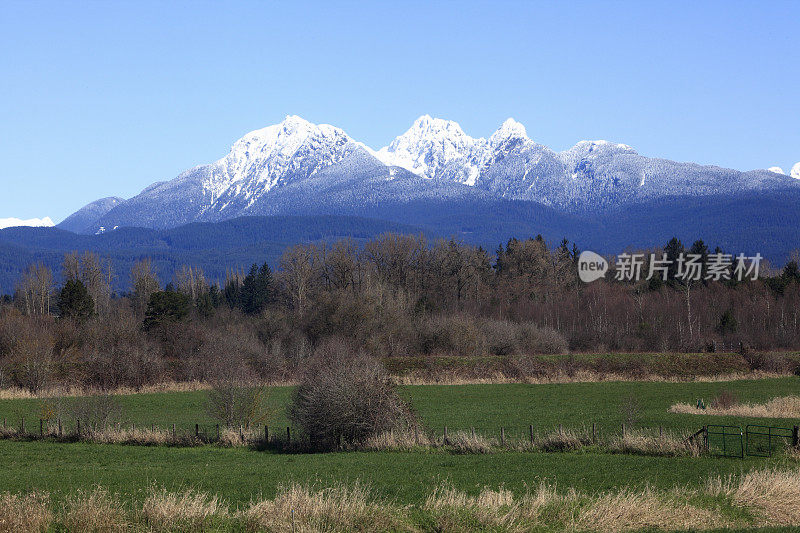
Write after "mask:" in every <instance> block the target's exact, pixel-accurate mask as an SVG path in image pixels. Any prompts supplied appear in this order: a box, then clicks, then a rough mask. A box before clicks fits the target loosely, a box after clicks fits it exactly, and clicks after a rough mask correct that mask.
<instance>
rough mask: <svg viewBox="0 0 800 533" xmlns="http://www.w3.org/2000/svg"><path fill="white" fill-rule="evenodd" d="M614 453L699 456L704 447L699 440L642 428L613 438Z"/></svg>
mask: <svg viewBox="0 0 800 533" xmlns="http://www.w3.org/2000/svg"><path fill="white" fill-rule="evenodd" d="M607 446H608V449H609V451H611V452H613V453H626V454H631V455H652V456H659V457H678V456H691V457H699V456H700V454H701V453H702V451H703V449H702V447H701V446H700V444H699V443H697V442H694V441H692V442H687V441H686V439H685V438H684V437H682V436H681V435H677V434H674V433H669V432H665V433H663V434H662V435H655V434H652V433H648V432H645V431H640V430H631V431H627V432H625V434H624V435H619V436H616V437H614V438H612V439H611V440H610V441H609V442H608V444H607Z"/></svg>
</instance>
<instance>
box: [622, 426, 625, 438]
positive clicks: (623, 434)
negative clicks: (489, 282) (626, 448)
mask: <svg viewBox="0 0 800 533" xmlns="http://www.w3.org/2000/svg"><path fill="white" fill-rule="evenodd" d="M622 437H623V438H625V422H623V423H622Z"/></svg>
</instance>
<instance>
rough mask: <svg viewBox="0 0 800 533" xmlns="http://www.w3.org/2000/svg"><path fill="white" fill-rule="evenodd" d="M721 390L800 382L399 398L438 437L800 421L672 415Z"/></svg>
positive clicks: (182, 425) (24, 413)
mask: <svg viewBox="0 0 800 533" xmlns="http://www.w3.org/2000/svg"><path fill="white" fill-rule="evenodd" d="M291 391H292V389H291V387H271V388H269V389H268V393H267V400H266V402H267V404H268V406H269V411H270V417H269V426H270V428H272V430H273V431H278V430H280V429H281V428H283V430H285V427H286V426H287V425H288V421H287V419H286V412H285V411H286V406H287V405H288V403H289V401H290V398H291ZM722 391H729V392H732V393H733V394H735V395H736V396H737V397H738V399H739V401H741V402H747V403H751V402H757V403H760V402H765V401H767V400H769V399H771V398H774V397H776V396H788V395H800V377H784V378H773V379H760V380H740V381H728V382H710V383H705V382H681V383H668V382H603V383H563V384H536V385H528V384H497V385H412V386H405V387H401V395H402V396H403V397H404V398H406V399H407V400H408V401H409V402H410V403H411V405H412V407H413V409H414V410H415V411H416V413H417V415H418V417H419V419H420V421H421V422H422V424H423V425H424V426H425V427H426V428H427V429H428V430H430V431H435V432H436V433H437V434H440V433H441V432H442V431H443V429H444V427H445V426H447V427H448V429H449V430H453V431H455V430H458V429H464V430H466V429H469V428H471V427H474V428H475V429H476V431H478V432H479V433H482V434H485V435H497V434H499V431H500V427H504V428H506V434H507V435H509V437H512V436H515V435H518V436H520V437H522V436H524V435H525V434H527V431H528V426H529V425H533V426H534V428H535V430H536V431H537V432H541V433H545V432H549V431H552V430H554V429H557V428H558V426H559V424H561V425H563V427H564V428H568V429H580V428H587V427H591V425H592V423H595V424H597V426H598V427H599V428H600V430H601V431H604V432H619V431H621V426H622V424H623V423H624V422H625V421H626V419H628V418H629V416H630V413H629V411H630V409H629V408H628V406H629V405H633V406H634V411H635V417H634V418H636V420H637V424H638V425H639V426H642V427H650V428H658V427H659V426H663V427H664V428H665V429H672V430H680V431H690V430H691V431H693V430H696V429H697V428H699V427H701V426H702V425H704V424H708V423H725V424H736V425H744V424H747V423H759V424H762V423H764V424H769V425H778V426H786V425H787V424H790V425H791V424H795V423H800V421H787V420H785V419H783V420H780V419H777V420H770V419H763V418H762V419H750V420H747V419H738V418H734V417H708V416H701V415H683V414H673V413H669V412H668V409H669V407H670V406H671V405H672V404H674V403H677V402H684V403H691V404H694V403H695V402H696V401H697V399H699V398H702V399H704V400H705V401H706V403H708V402H709V401H711V399H712V398H714V397H715V396H717V395H718V394H719V393H720V392H722ZM118 400H119V403H120V404H121V406H122V409H123V418H124V420H126V422H127V423H128V424H130V423H133V424H136V425H137V426H150V425H156V426H158V427H162V428H169V427H171V425H172V424H175V425H176V428H178V429H179V430H181V429H182V430H184V431H188V430H190V429H192V428H194V425H195V424H201V425H203V426H205V427H206V428H208V427H210V426H212V425H213V424H214V421H213V420H212V419H211V418H209V416H208V414H207V413H206V408H205V402H206V393H205V392H203V391H195V392H170V393H154V394H137V395H128V396H119V397H118ZM69 403H70V400H69V399H66V400H59V399H43V400H34V399H23V400H0V418H3V419H5V420H6V423H7V424H8V425H10V426H14V427H16V426H18V425H19V423H20V419H21V418H23V417H24V418H25V419H26V424H27V427H28V428H29V429H35V428H38V420H39V418H41V417H42V415H43V413H49V416H53V413H54V412H58V411H59V410H61V411H63V412H64V413H65V415H64V419H65V424H67V425H68V424H70V423H71V421H70V420H68V419H69V415H68V414H67V413H68V411H69Z"/></svg>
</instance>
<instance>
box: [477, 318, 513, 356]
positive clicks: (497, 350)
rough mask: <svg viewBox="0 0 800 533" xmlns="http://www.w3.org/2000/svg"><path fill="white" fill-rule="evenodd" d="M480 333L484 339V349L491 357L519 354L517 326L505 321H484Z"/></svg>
mask: <svg viewBox="0 0 800 533" xmlns="http://www.w3.org/2000/svg"><path fill="white" fill-rule="evenodd" d="M481 331H482V332H483V335H484V336H485V337H486V348H487V350H488V351H489V353H490V354H492V355H513V354H516V353H519V344H520V342H519V341H520V335H519V326H518V325H517V324H514V323H513V322H509V321H507V320H484V321H483V323H482V324H481Z"/></svg>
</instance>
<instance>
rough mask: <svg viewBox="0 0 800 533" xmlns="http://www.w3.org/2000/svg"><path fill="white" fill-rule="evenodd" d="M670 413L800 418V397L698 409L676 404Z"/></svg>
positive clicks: (694, 406) (783, 397)
mask: <svg viewBox="0 0 800 533" xmlns="http://www.w3.org/2000/svg"><path fill="white" fill-rule="evenodd" d="M669 412H670V413H678V414H688V415H719V416H739V417H747V418H800V396H780V397H777V398H773V399H771V400H769V401H768V402H766V403H763V404H758V403H734V404H732V405H725V406H724V407H723V406H720V407H711V406H709V407H706V408H705V409H698V408H697V406H696V405H691V404H688V403H676V404H673V405H672V406H671V407H670V408H669Z"/></svg>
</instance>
